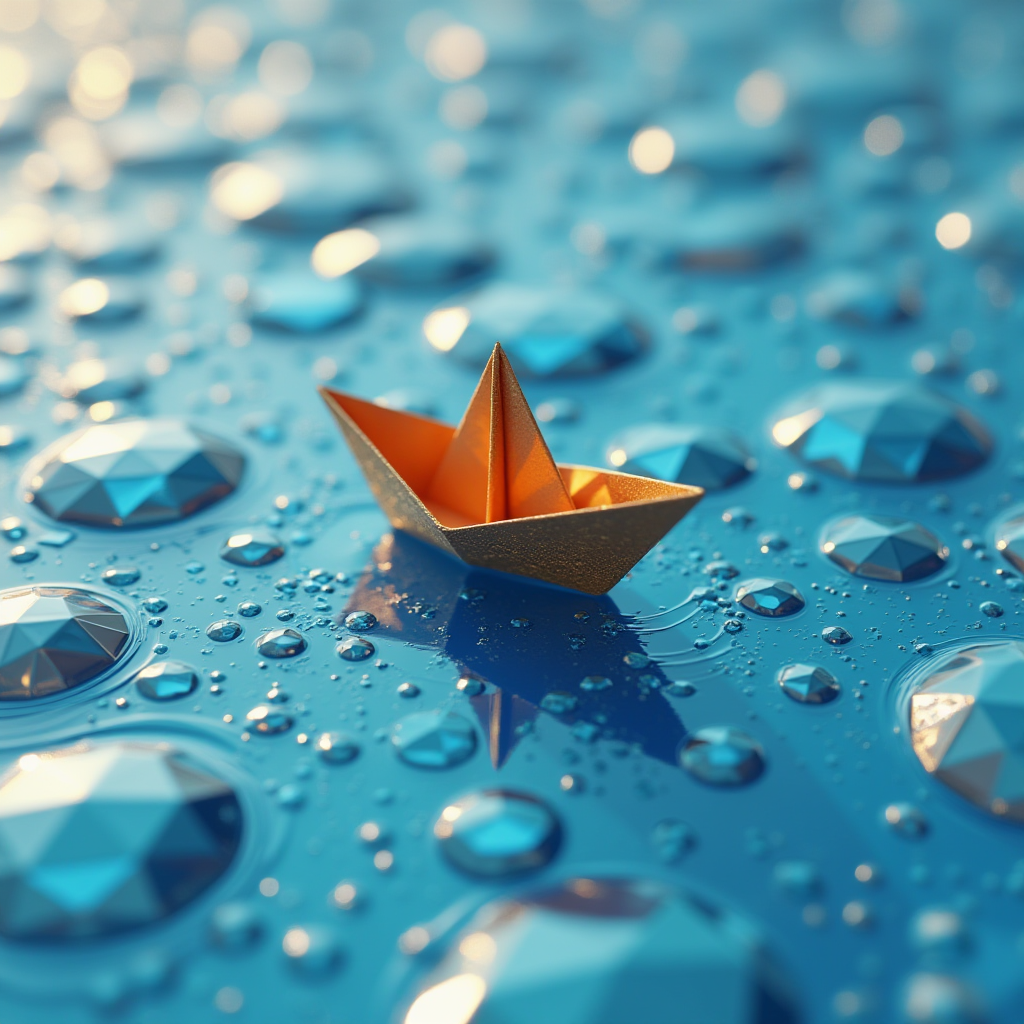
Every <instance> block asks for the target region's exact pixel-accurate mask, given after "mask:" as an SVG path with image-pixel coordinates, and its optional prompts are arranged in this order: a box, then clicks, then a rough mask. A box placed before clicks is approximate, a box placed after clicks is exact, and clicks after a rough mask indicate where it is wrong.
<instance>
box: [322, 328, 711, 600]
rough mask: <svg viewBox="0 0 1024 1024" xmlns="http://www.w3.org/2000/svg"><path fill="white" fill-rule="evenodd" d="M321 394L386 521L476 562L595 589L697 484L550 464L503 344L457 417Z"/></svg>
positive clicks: (619, 572)
mask: <svg viewBox="0 0 1024 1024" xmlns="http://www.w3.org/2000/svg"><path fill="white" fill-rule="evenodd" d="M320 393H321V396H322V397H323V399H324V401H325V402H326V404H327V407H328V408H329V409H330V411H331V413H332V415H333V416H334V419H335V420H336V422H337V423H338V426H339V427H340V429H341V431H342V434H343V435H344V437H345V440H346V442H347V443H348V445H349V448H350V449H351V450H352V453H353V455H354V456H355V458H356V461H357V462H358V463H359V465H360V468H361V469H362V471H363V473H364V475H365V476H366V479H367V482H368V484H369V485H370V489H371V490H372V491H373V493H374V496H375V497H376V499H377V501H378V502H379V503H380V505H381V508H382V509H383V511H384V513H385V515H387V517H388V519H389V520H390V522H391V524H392V526H394V527H395V528H396V529H400V530H405V531H406V532H407V533H411V534H413V535H414V536H417V537H420V538H421V539H423V540H426V541H428V542H430V543H431V544H434V545H436V546H438V547H441V548H444V549H445V550H447V551H450V552H451V553H452V554H455V555H457V556H458V557H460V558H461V559H462V560H463V561H465V562H468V563H469V564H471V565H477V566H481V567H483V568H488V569H498V570H501V571H503V572H510V573H515V574H517V575H521V576H530V577H533V578H535V579H540V580H544V581H545V582H548V583H554V584H557V585H559V586H564V587H569V588H571V589H574V590H582V591H585V592H587V593H591V594H601V593H604V592H605V591H607V590H608V589H610V588H611V587H612V586H614V585H615V584H616V583H617V582H618V581H619V580H620V579H621V578H622V577H623V576H624V575H625V574H626V573H627V572H628V571H629V570H630V569H631V568H632V567H633V566H634V565H635V564H636V563H637V562H638V561H639V560H640V558H642V557H643V555H644V554H646V552H647V551H649V550H650V548H651V547H653V545H654V544H656V543H657V542H658V541H659V540H660V539H661V538H662V537H663V536H664V535H665V534H666V533H667V532H668V531H669V530H670V529H671V528H672V527H673V526H674V525H675V524H676V523H677V522H678V521H679V520H680V519H682V518H683V516H684V515H686V513H687V512H689V510H690V509H691V508H693V506H694V505H695V504H696V503H697V502H698V501H699V500H700V499H701V497H702V496H703V493H704V492H703V491H702V490H701V489H700V488H699V487H690V486H687V485H685V484H675V483H667V482H665V481H662V480H653V479H649V478H647V477H639V476H633V475H632V474H628V473H616V472H612V471H605V470H601V469H596V468H593V467H589V466H572V465H558V464H556V463H555V461H554V459H553V458H552V456H551V452H550V451H549V450H548V446H547V444H546V443H545V441H544V438H543V436H542V435H541V432H540V428H539V427H538V426H537V422H536V420H535V419H534V417H533V413H532V412H531V410H530V407H529V405H528V403H527V401H526V398H525V396H524V395H523V393H522V389H521V388H520V387H519V382H518V381H517V380H516V377H515V374H514V372H513V370H512V367H511V366H510V364H509V362H508V359H507V357H506V356H505V353H504V352H503V351H502V350H501V346H500V345H496V346H495V349H494V353H493V354H492V355H491V358H490V361H489V362H488V364H487V367H486V368H485V370H484V373H483V376H482V377H481V379H480V383H479V384H478V385H477V389H476V391H475V392H474V394H473V397H472V399H471V400H470V403H469V407H468V408H467V410H466V413H465V415H464V416H463V418H462V422H461V423H460V424H459V425H458V427H451V426H449V425H447V424H445V423H441V422H439V421H437V420H434V419H431V418H429V417H425V416H419V415H416V414H414V413H408V412H402V411H398V410H394V409H385V408H382V407H380V406H377V405H374V404H373V403H372V402H367V401H365V400H363V399H360V398H355V397H354V396H352V395H347V394H345V393H343V392H340V391H334V390H331V389H328V388H321V389H320Z"/></svg>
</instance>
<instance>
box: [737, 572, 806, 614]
mask: <svg viewBox="0 0 1024 1024" xmlns="http://www.w3.org/2000/svg"><path fill="white" fill-rule="evenodd" d="M736 600H737V601H738V602H739V603H740V604H741V605H743V607H744V608H746V609H748V610H749V611H752V612H754V614H756V615H765V616H769V617H771V618H780V617H782V616H784V615H795V614H796V613H797V612H798V611H801V610H802V609H803V607H804V604H805V602H804V599H803V595H802V594H801V593H800V591H799V590H797V589H796V587H794V586H793V584H792V583H787V582H786V581H785V580H771V579H763V578H757V579H752V580H747V581H746V582H745V583H742V584H741V585H740V586H739V587H738V588H737V590H736Z"/></svg>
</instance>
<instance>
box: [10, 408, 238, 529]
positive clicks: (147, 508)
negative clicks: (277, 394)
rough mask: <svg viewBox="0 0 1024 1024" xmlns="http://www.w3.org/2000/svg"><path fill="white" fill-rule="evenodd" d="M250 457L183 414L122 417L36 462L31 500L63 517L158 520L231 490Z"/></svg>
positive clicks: (99, 521)
mask: <svg viewBox="0 0 1024 1024" xmlns="http://www.w3.org/2000/svg"><path fill="white" fill-rule="evenodd" d="M244 466H245V459H244V457H243V456H242V454H241V452H239V451H238V450H237V449H235V448H233V447H232V446H231V445H229V444H228V443H227V442H225V441H222V440H220V439H219V438H217V437H214V436H213V435H212V434H208V433H207V432H206V431H204V430H199V429H198V428H195V427H191V426H189V425H188V424H186V423H183V422H182V421H180V420H161V419H157V420H141V419H140V420H120V421H119V422H117V423H105V424H99V425H97V426H93V427H86V428H85V429H83V430H79V431H76V432H75V433H73V434H69V435H68V436H67V437H65V438H63V439H61V440H60V441H58V442H57V443H56V444H54V445H52V446H51V447H50V448H47V449H46V450H45V451H44V452H43V453H42V454H41V455H39V456H38V457H37V458H36V459H34V460H33V461H32V462H31V463H30V464H29V467H28V469H27V471H26V473H25V476H24V478H23V481H22V483H23V488H24V495H25V500H26V501H30V502H32V503H33V504H35V505H36V506H37V507H38V508H39V509H40V510H41V511H43V512H45V513H46V514H47V515H48V516H50V517H51V518H53V519H57V520H60V521H61V522H69V523H84V524H86V525H89V526H99V527H107V528H120V527H133V526H157V525H159V524H161V523H170V522H175V521H176V520H179V519H184V518H186V517H187V516H190V515H193V514H194V513H196V512H199V511H200V510H201V509H204V508H206V507H207V506H208V505H212V504H213V503H214V502H216V501H219V500H220V499H222V498H224V497H226V496H227V495H229V494H231V493H232V491H234V489H235V488H236V487H237V486H238V483H239V481H240V480H241V478H242V471H243V469H244Z"/></svg>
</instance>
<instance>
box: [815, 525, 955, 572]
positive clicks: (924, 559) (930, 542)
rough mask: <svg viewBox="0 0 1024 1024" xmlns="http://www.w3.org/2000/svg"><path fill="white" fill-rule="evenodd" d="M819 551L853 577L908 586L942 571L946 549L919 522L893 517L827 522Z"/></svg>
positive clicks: (946, 554)
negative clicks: (906, 584) (914, 581)
mask: <svg viewBox="0 0 1024 1024" xmlns="http://www.w3.org/2000/svg"><path fill="white" fill-rule="evenodd" d="M821 550H822V551H823V552H824V554H825V555H826V556H827V557H828V558H829V559H830V560H831V561H833V562H835V563H836V565H840V566H842V567H843V568H844V569H845V570H846V571H847V572H849V573H852V574H853V575H854V576H863V577H865V578H866V579H871V580H888V581H890V582H893V583H909V582H912V581H913V580H920V579H924V578H925V577H927V576H931V575H933V574H934V573H936V572H938V571H939V570H940V569H942V568H943V567H944V566H945V564H946V559H947V558H948V557H949V550H948V549H947V548H946V547H945V546H944V545H943V543H942V542H941V541H940V540H939V539H938V537H936V536H935V534H933V533H931V532H930V531H928V530H926V529H925V528H924V527H923V526H921V525H920V524H919V523H915V522H913V520H910V519H899V518H895V517H893V516H872V515H857V516H847V517H846V518H844V519H839V520H837V521H836V522H833V523H830V524H829V525H828V526H827V527H826V528H825V532H824V534H823V535H822V538H821Z"/></svg>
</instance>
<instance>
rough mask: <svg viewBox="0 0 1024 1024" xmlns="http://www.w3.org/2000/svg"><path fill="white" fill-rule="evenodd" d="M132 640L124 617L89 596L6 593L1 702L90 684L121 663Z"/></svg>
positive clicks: (0, 627)
mask: <svg viewBox="0 0 1024 1024" xmlns="http://www.w3.org/2000/svg"><path fill="white" fill-rule="evenodd" d="M130 635H131V629H130V627H129V625H128V622H127V620H126V619H125V617H124V615H123V614H122V613H121V612H119V611H118V610H117V609H116V608H114V607H112V606H111V605H108V604H107V603H106V602H105V601H104V600H102V599H101V598H99V597H97V596H95V595H94V594H92V593H90V592H88V591H85V590H76V589H72V588H70V587H29V588H20V589H17V588H16V589H13V590H4V591H0V701H10V700H15V701H22V700H26V699H31V698H34V697H46V696H51V695H52V694H55V693H59V692H61V691H63V690H70V689H73V688H74V687H76V686H81V685H83V684H84V683H87V682H90V681H91V680H93V679H95V678H96V677H97V676H98V675H100V674H101V673H102V672H105V671H107V670H108V669H110V668H111V667H112V666H113V665H115V664H116V662H117V660H118V658H119V657H120V656H121V655H122V654H123V653H124V651H125V648H126V647H127V644H128V639H129V636H130Z"/></svg>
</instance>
